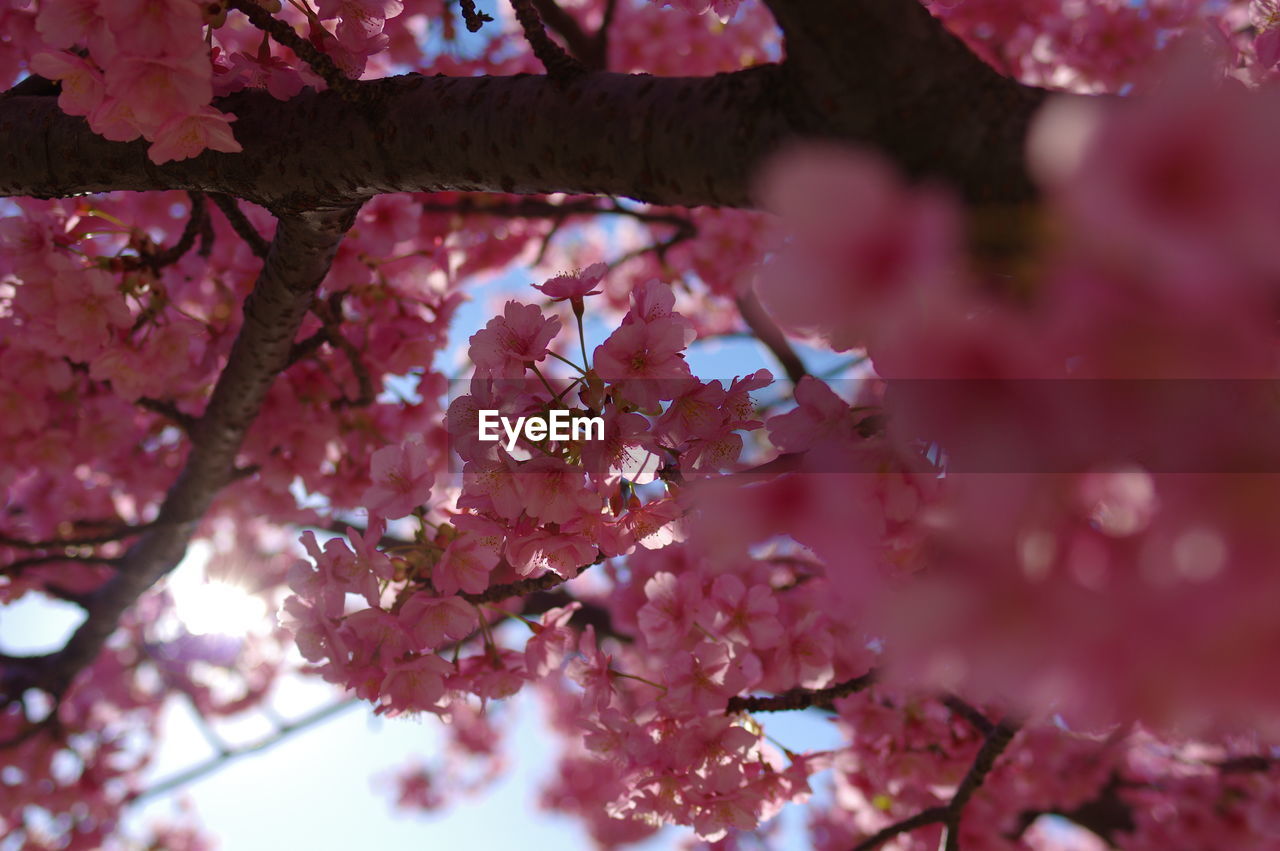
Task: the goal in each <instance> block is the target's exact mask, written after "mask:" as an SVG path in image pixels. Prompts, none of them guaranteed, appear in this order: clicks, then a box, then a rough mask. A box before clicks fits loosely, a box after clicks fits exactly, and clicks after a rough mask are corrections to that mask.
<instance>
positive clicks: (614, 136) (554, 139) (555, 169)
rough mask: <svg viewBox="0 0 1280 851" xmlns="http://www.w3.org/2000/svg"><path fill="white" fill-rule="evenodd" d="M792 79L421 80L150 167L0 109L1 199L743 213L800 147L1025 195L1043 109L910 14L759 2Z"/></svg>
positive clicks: (280, 113) (304, 108)
mask: <svg viewBox="0 0 1280 851" xmlns="http://www.w3.org/2000/svg"><path fill="white" fill-rule="evenodd" d="M769 7H770V9H771V10H772V11H773V13H774V15H775V17H776V18H777V19H778V21H779V23H780V25H781V26H782V29H783V32H784V34H785V36H786V49H787V56H786V60H785V61H784V62H783V63H781V64H780V65H765V66H759V67H756V68H750V69H746V70H743V71H738V72H735V73H728V74H718V75H715V76H713V77H705V78H703V77H694V78H662V77H651V76H648V75H643V74H636V75H628V74H616V73H608V72H593V73H588V74H584V75H581V76H579V77H577V78H575V79H573V80H570V81H553V80H551V79H549V78H547V77H542V76H533V75H519V76H514V77H474V78H473V77H467V78H461V77H444V76H436V77H424V76H420V75H416V74H411V75H406V76H402V77H393V78H387V79H381V80H369V81H364V82H360V83H355V84H353V86H354V89H353V91H354V92H355V95H354V96H352V95H351V94H350V93H348V97H347V98H345V99H344V97H342V96H340V95H339V94H338V93H335V92H323V93H318V94H317V93H315V92H313V91H311V90H307V91H305V92H304V93H302V94H300V95H298V96H297V97H295V98H293V99H292V100H290V101H287V102H280V101H277V100H275V99H274V98H272V97H271V96H270V95H268V94H267V93H266V92H264V91H260V90H255V91H245V92H241V93H238V94H236V95H233V96H231V97H228V98H224V99H222V100H221V101H219V102H218V104H217V105H218V107H219V108H221V109H223V110H225V111H227V112H230V113H233V114H234V115H235V116H236V122H235V124H234V125H233V128H234V130H235V135H236V138H237V140H238V141H239V142H240V144H241V145H242V146H243V148H244V150H243V152H241V153H237V154H223V153H217V152H206V153H205V154H202V155H201V156H199V157H196V158H194V159H190V160H184V161H181V162H171V163H166V164H164V165H161V166H157V165H155V164H153V163H151V162H150V161H149V160H148V159H147V156H146V147H147V146H146V144H145V143H144V142H142V141H136V142H131V143H117V142H109V141H107V140H105V139H102V138H101V137H99V136H96V135H94V134H93V133H92V132H91V131H90V130H89V128H88V125H87V123H86V122H85V121H84V120H83V119H81V118H73V117H69V116H66V115H64V114H62V113H61V112H60V111H59V110H58V107H57V104H56V102H55V99H54V98H52V97H49V96H44V97H39V96H13V97H7V98H3V99H0V151H3V152H4V154H3V155H2V156H0V195H5V196H14V195H30V196H37V197H64V196H68V195H76V194H80V193H88V192H105V191H111V190H139V191H141V190H160V189H186V190H196V191H205V192H220V193H226V194H228V195H233V196H236V197H239V198H244V199H247V200H250V201H254V202H256V203H258V204H261V205H263V206H266V207H270V208H272V209H273V210H276V211H281V212H288V211H291V210H293V211H296V210H305V209H313V208H317V207H333V206H341V205H345V204H351V203H359V202H361V201H364V200H367V199H368V198H370V197H372V196H374V195H376V194H379V193H385V192H403V191H439V190H460V191H470V190H474V191H495V192H515V193H550V192H567V193H573V194H608V195H620V196H627V197H630V198H635V199H637V200H640V201H648V202H652V203H657V204H669V205H685V206H694V205H702V204H714V205H725V206H749V205H750V204H751V203H752V199H751V180H752V175H753V173H754V170H755V168H756V166H757V165H758V164H759V163H760V161H761V159H762V158H763V157H765V156H767V155H768V154H769V153H771V152H772V151H774V150H776V149H777V148H778V147H779V146H781V145H783V144H785V143H786V142H788V141H790V140H794V139H798V138H815V137H816V138H825V139H836V140H844V141H847V142H850V143H852V144H856V145H861V146H864V147H869V148H871V149H874V150H876V151H879V152H880V153H881V154H883V155H885V156H886V157H888V158H890V159H891V160H893V161H894V162H896V163H897V164H898V165H899V166H900V167H901V168H903V169H904V170H905V171H906V172H907V173H909V174H911V175H912V176H915V177H928V178H934V179H938V180H941V181H944V182H946V183H949V184H951V185H953V186H955V187H956V188H957V189H958V190H959V192H960V193H961V194H962V195H963V196H964V197H966V198H968V199H970V200H972V201H991V202H1014V201H1020V200H1023V199H1025V198H1027V197H1029V196H1031V195H1032V194H1033V189H1032V187H1031V184H1030V181H1029V180H1028V178H1027V174H1026V169H1025V164H1024V155H1023V142H1024V139H1025V135H1026V130H1027V125H1028V123H1029V121H1030V118H1031V116H1032V114H1033V113H1034V111H1035V109H1036V108H1037V106H1038V105H1039V104H1040V103H1041V101H1042V100H1043V97H1044V93H1043V92H1042V91H1040V90H1038V89H1033V88H1030V87H1027V86H1022V85H1020V84H1018V83H1017V82H1015V81H1012V80H1009V79H1007V78H1004V77H1001V76H1000V75H999V74H997V73H996V72H995V71H994V70H992V69H991V68H989V67H988V66H987V65H985V64H984V63H983V62H982V61H981V60H979V59H977V58H976V57H975V56H974V55H973V54H972V53H970V52H969V51H968V50H967V49H966V48H965V47H964V45H963V44H962V43H961V42H960V41H959V40H958V39H956V38H955V37H954V36H952V35H951V34H950V33H948V32H947V31H946V30H945V28H943V26H942V25H941V23H940V22H938V21H937V20H936V19H934V18H933V17H932V16H931V15H929V13H928V12H926V11H925V10H924V9H923V8H922V7H920V6H919V5H918V3H917V2H916V0H861V2H857V3H853V2H837V0H769Z"/></svg>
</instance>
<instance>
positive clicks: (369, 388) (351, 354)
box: [329, 328, 377, 408]
mask: <svg viewBox="0 0 1280 851" xmlns="http://www.w3.org/2000/svg"><path fill="white" fill-rule="evenodd" d="M329 341H330V342H332V343H333V344H334V345H335V346H337V347H338V348H339V349H341V350H342V353H343V354H345V355H346V356H347V360H348V361H350V363H351V371H352V372H354V373H355V376H356V381H357V382H358V383H359V386H360V395H359V396H357V397H356V398H354V399H349V398H347V397H346V396H343V397H342V398H341V399H339V400H338V401H337V402H335V403H334V407H338V408H365V407H368V406H369V405H372V404H373V400H374V398H375V397H376V396H377V394H376V393H375V392H374V389H373V379H372V378H370V377H369V370H368V369H367V368H366V367H365V365H364V361H363V360H361V359H360V351H359V350H358V349H357V348H356V347H355V344H354V343H352V342H351V341H350V340H348V339H347V338H346V336H345V335H344V334H343V333H342V332H341V331H340V330H338V329H337V328H331V329H329Z"/></svg>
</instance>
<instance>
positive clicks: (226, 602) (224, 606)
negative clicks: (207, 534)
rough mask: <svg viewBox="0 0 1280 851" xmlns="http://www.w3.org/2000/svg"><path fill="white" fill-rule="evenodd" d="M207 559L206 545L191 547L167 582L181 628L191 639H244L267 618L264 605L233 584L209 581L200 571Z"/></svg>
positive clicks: (255, 597) (261, 600) (203, 571)
mask: <svg viewBox="0 0 1280 851" xmlns="http://www.w3.org/2000/svg"><path fill="white" fill-rule="evenodd" d="M209 555H210V548H209V546H208V545H207V544H203V543H202V542H201V543H196V544H193V545H192V547H191V550H190V551H189V552H188V554H187V558H185V559H183V563H182V564H180V565H179V566H178V568H177V569H176V570H175V571H174V572H173V575H172V576H171V577H170V579H169V592H170V593H171V594H172V595H173V605H174V608H175V609H176V612H177V615H178V619H179V620H180V621H181V622H182V625H183V627H185V628H186V630H187V632H190V633H192V634H195V635H207V634H209V633H220V634H223V635H244V634H245V633H247V632H251V631H252V630H254V629H255V628H257V627H260V626H261V625H262V624H263V623H264V622H265V621H266V617H267V604H266V602H265V601H264V600H263V599H262V598H261V597H258V596H257V595H254V594H250V593H249V592H248V591H247V590H245V589H244V588H242V587H241V586H239V585H237V584H235V583H233V582H224V581H222V580H217V579H214V580H210V579H209V578H208V576H207V575H206V574H205V570H204V566H205V564H206V563H207V562H208V560H209Z"/></svg>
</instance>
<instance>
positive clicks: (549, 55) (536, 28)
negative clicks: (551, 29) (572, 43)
mask: <svg viewBox="0 0 1280 851" xmlns="http://www.w3.org/2000/svg"><path fill="white" fill-rule="evenodd" d="M511 7H512V8H513V9H515V12H516V20H517V21H518V22H519V23H520V28H521V29H522V30H524V37H525V40H526V41H527V42H529V46H530V47H531V48H533V55H534V56H536V57H538V61H539V62H541V63H542V67H544V68H546V69H547V75H548V76H550V77H551V78H552V79H553V80H571V79H573V78H574V77H576V76H579V75H581V74H585V73H586V71H587V69H586V66H584V65H583V64H582V63H581V62H579V61H578V60H577V59H576V58H574V57H573V56H570V55H569V54H568V53H566V52H565V49H564V48H563V47H561V46H560V45H558V44H556V43H555V42H554V41H553V40H552V39H551V36H549V35H547V31H546V29H545V28H544V27H543V26H542V18H541V17H540V16H539V15H538V10H537V9H536V8H534V5H533V0H511Z"/></svg>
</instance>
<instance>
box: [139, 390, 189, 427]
mask: <svg viewBox="0 0 1280 851" xmlns="http://www.w3.org/2000/svg"><path fill="white" fill-rule="evenodd" d="M134 404H136V405H137V406H138V407H139V408H145V409H146V410H148V411H151V412H152V413H153V414H159V415H160V416H162V417H165V418H166V419H169V420H172V421H173V423H174V424H175V425H177V426H178V427H179V428H181V429H182V430H183V431H185V432H190V431H191V429H192V428H194V427H195V424H196V418H195V417H193V416H191V415H190V414H184V413H183V412H182V411H180V410H178V406H177V405H175V404H174V403H173V402H170V401H168V400H166V399H152V398H151V397H150V396H141V397H139V398H138V401H137V402H135V403H134Z"/></svg>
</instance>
